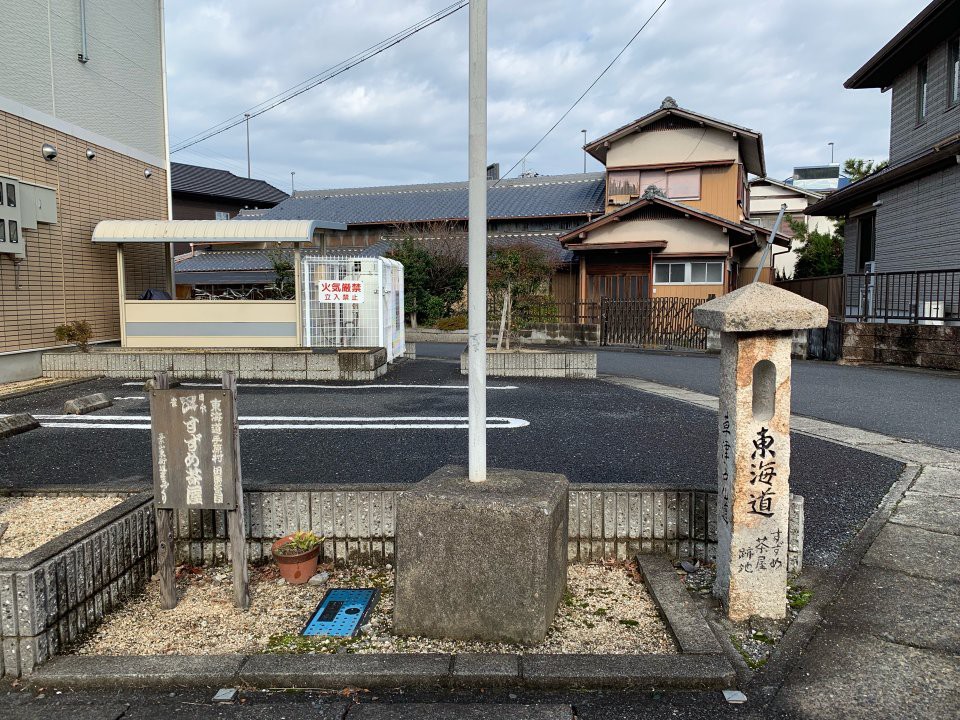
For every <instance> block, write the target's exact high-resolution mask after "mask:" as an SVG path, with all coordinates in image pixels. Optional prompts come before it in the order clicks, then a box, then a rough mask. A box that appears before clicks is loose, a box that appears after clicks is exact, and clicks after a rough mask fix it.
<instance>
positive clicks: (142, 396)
mask: <svg viewBox="0 0 960 720" xmlns="http://www.w3.org/2000/svg"><path fill="white" fill-rule="evenodd" d="M146 399H147V397H146V396H145V395H127V396H126V397H115V398H114V400H146Z"/></svg>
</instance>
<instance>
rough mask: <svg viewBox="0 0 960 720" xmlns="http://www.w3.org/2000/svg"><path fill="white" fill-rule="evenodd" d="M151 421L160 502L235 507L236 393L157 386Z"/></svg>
mask: <svg viewBox="0 0 960 720" xmlns="http://www.w3.org/2000/svg"><path fill="white" fill-rule="evenodd" d="M150 421H151V427H152V429H153V497H154V504H155V505H156V507H158V508H171V509H185V510H235V509H236V507H237V493H236V484H235V483H234V482H233V477H234V470H235V464H234V456H235V454H236V448H235V447H234V442H233V435H234V434H233V428H232V424H233V394H232V393H230V392H228V391H227V390H220V389H215V388H196V389H192V390H183V389H176V390H152V391H151V392H150Z"/></svg>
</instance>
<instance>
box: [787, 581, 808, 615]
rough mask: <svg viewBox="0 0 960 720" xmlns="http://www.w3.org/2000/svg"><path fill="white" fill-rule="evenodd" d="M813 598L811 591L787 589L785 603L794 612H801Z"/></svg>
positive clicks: (795, 588)
mask: <svg viewBox="0 0 960 720" xmlns="http://www.w3.org/2000/svg"><path fill="white" fill-rule="evenodd" d="M812 598H813V591H811V590H806V589H804V588H801V587H792V586H791V587H788V588H787V602H788V603H790V607H791V608H793V609H794V610H803V609H804V608H805V607H806V606H807V604H808V603H809V602H810V600H811V599H812Z"/></svg>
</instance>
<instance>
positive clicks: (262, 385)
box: [123, 382, 517, 390]
mask: <svg viewBox="0 0 960 720" xmlns="http://www.w3.org/2000/svg"><path fill="white" fill-rule="evenodd" d="M123 384H124V386H132V385H143V383H142V382H125V383H123ZM180 386H181V387H210V388H218V387H221V385H220V383H190V382H185V383H180ZM240 387H242V388H245V387H246V388H316V389H320V390H396V389H426V390H466V389H467V386H466V385H403V384H395V385H391V384H389V383H386V384H384V383H382V384H380V385H311V384H304V383H240ZM516 389H517V386H516V385H487V390H516Z"/></svg>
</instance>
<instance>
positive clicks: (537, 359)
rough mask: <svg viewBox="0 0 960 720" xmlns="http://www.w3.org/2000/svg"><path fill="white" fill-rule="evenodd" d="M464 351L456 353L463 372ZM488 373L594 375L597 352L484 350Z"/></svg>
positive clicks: (546, 376)
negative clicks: (485, 351) (458, 355)
mask: <svg viewBox="0 0 960 720" xmlns="http://www.w3.org/2000/svg"><path fill="white" fill-rule="evenodd" d="M467 362H468V360H467V351H466V350H464V351H463V353H461V354H460V374H461V375H467V374H468V370H467ZM487 376H488V377H541V378H570V379H584V378H595V377H596V376H597V354H596V353H593V352H563V351H560V350H510V351H489V352H487Z"/></svg>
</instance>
